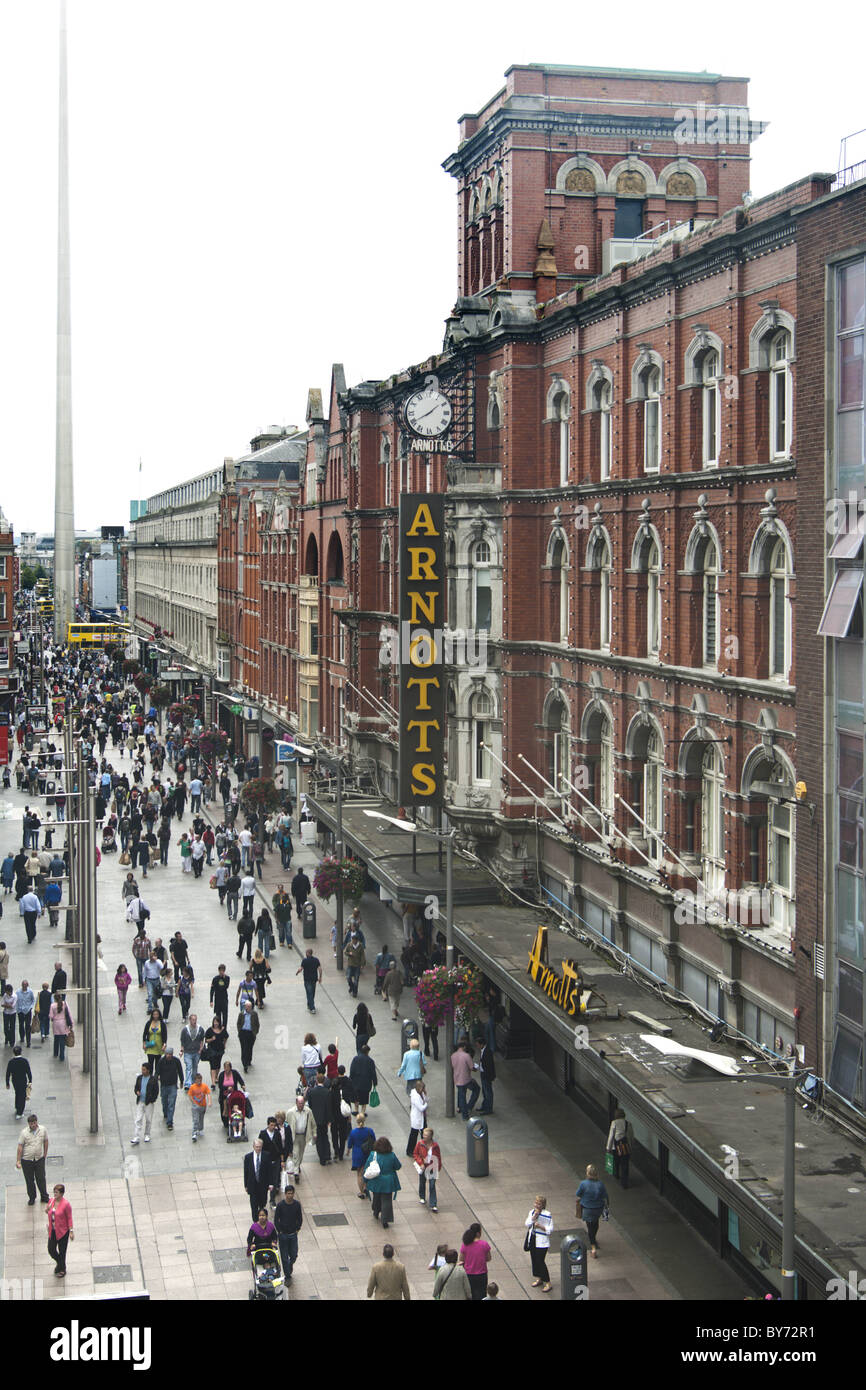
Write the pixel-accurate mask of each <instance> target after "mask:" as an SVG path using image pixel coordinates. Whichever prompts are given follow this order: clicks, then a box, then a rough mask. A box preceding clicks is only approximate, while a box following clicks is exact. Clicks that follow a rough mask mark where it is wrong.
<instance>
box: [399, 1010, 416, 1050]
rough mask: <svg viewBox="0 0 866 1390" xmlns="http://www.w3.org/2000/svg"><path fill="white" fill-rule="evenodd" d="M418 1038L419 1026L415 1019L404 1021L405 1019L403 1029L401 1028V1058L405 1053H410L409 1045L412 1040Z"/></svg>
mask: <svg viewBox="0 0 866 1390" xmlns="http://www.w3.org/2000/svg"><path fill="white" fill-rule="evenodd" d="M417 1036H418V1024H417V1023H416V1022H415V1020H414V1018H404V1019H403V1024H402V1027H401V1028H400V1056H401V1057H402V1056H403V1053H404V1052H408V1051H409V1043H410V1041H411V1039H412V1038H417Z"/></svg>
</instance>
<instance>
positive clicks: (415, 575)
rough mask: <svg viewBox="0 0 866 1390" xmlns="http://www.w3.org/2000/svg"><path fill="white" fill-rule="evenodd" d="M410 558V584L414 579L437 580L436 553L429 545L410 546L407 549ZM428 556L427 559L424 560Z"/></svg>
mask: <svg viewBox="0 0 866 1390" xmlns="http://www.w3.org/2000/svg"><path fill="white" fill-rule="evenodd" d="M407 550H408V552H409V556H410V562H409V563H410V569H409V574H408V582H409V583H410V584H411V582H412V580H413V579H435V578H436V575H435V574H434V572H433V566H434V565H435V563H436V551H435V550H434V549H433V547H432V546H429V545H410V546H408V547H407ZM422 556H426V557H427V558H426V559H422V558H421V557H422Z"/></svg>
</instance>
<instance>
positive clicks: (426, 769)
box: [400, 493, 445, 806]
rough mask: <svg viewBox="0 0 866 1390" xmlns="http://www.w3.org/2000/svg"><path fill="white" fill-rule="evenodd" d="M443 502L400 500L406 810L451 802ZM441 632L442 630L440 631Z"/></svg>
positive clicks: (420, 497) (423, 497)
mask: <svg viewBox="0 0 866 1390" xmlns="http://www.w3.org/2000/svg"><path fill="white" fill-rule="evenodd" d="M444 532H445V499H444V497H442V496H441V494H439V495H432V496H428V495H427V494H426V493H404V494H403V495H402V496H401V498H400V619H401V630H402V632H403V635H404V639H405V638H406V637H408V641H406V640H404V641H403V643H402V644H401V648H402V649H401V652H400V804H401V805H402V806H414V805H418V804H421V805H424V806H441V805H442V804H443V802H444V799H445V767H444V764H445V743H444V730H445V680H444V674H445V667H444V654H443V649H442V645H443V644H442V640H441V629H442V627H443V625H444V618H445V536H444ZM437 629H438V631H437Z"/></svg>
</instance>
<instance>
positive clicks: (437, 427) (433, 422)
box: [406, 387, 451, 439]
mask: <svg viewBox="0 0 866 1390" xmlns="http://www.w3.org/2000/svg"><path fill="white" fill-rule="evenodd" d="M406 423H407V424H408V426H409V428H410V429H411V430H413V431H414V432H415V434H420V435H422V436H423V437H424V438H425V439H435V438H436V437H437V436H438V435H440V434H444V433H445V431H446V430H447V429H448V426H449V425H450V424H451V402H450V401H449V399H448V397H447V396H443V394H442V392H441V391H436V390H434V389H433V388H432V387H425V388H424V390H423V391H416V392H415V394H414V395H413V396H410V397H409V399H408V401H407V402H406Z"/></svg>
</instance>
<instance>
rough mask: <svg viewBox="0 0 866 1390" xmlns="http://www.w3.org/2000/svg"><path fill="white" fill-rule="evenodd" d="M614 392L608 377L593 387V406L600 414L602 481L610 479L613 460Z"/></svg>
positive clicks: (602, 378)
mask: <svg viewBox="0 0 866 1390" xmlns="http://www.w3.org/2000/svg"><path fill="white" fill-rule="evenodd" d="M612 400H613V392H612V389H611V384H610V382H609V381H608V380H607V378H606V377H601V378H600V379H599V380H598V381H597V382H596V383H595V386H594V387H593V392H592V405H593V409H594V410H597V411H598V412H599V419H598V461H599V472H600V476H601V481H602V482H604V481H605V480H606V479H607V478H609V477H610V460H611V418H610V417H611V403H612Z"/></svg>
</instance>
